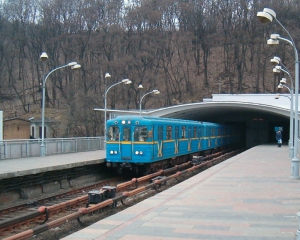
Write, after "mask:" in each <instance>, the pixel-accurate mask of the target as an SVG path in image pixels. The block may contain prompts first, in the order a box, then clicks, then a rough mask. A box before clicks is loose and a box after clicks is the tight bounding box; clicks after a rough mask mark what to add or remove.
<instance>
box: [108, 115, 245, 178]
mask: <svg viewBox="0 0 300 240" xmlns="http://www.w3.org/2000/svg"><path fill="white" fill-rule="evenodd" d="M106 129H107V134H106V166H107V167H109V168H114V169H116V170H117V171H118V172H120V173H121V172H122V171H124V170H126V169H127V170H133V171H134V172H135V173H140V174H145V173H150V172H154V171H156V170H158V169H165V168H167V167H170V166H173V165H176V164H180V163H183V162H186V161H188V160H191V158H192V157H193V155H197V156H199V155H202V156H205V155H207V154H211V153H212V151H216V150H221V149H223V148H225V147H226V148H227V147H232V146H235V145H237V144H239V143H240V142H241V137H242V136H241V131H240V128H239V127H238V126H236V125H233V124H232V125H224V124H217V123H209V122H198V121H189V120H182V119H172V118H157V117H142V116H128V115H124V116H119V117H116V118H114V119H111V120H108V121H107V128H106Z"/></svg>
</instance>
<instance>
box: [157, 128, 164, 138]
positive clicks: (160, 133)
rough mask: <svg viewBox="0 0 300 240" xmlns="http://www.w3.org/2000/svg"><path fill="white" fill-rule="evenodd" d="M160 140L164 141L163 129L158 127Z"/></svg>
mask: <svg viewBox="0 0 300 240" xmlns="http://www.w3.org/2000/svg"><path fill="white" fill-rule="evenodd" d="M158 140H163V127H158Z"/></svg>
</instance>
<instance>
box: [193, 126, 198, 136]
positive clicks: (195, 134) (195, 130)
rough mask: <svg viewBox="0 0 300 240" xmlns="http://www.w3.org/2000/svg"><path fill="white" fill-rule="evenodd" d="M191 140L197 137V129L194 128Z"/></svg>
mask: <svg viewBox="0 0 300 240" xmlns="http://www.w3.org/2000/svg"><path fill="white" fill-rule="evenodd" d="M193 133H194V134H193V138H196V137H197V127H194V131H193Z"/></svg>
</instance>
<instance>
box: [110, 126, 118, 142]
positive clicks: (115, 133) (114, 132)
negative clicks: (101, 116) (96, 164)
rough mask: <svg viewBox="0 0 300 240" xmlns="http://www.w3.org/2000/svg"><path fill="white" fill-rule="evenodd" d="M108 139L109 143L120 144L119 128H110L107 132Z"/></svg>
mask: <svg viewBox="0 0 300 240" xmlns="http://www.w3.org/2000/svg"><path fill="white" fill-rule="evenodd" d="M107 138H108V140H109V141H116V142H118V141H119V138H120V130H119V127H115V126H112V127H109V128H108V131H107Z"/></svg>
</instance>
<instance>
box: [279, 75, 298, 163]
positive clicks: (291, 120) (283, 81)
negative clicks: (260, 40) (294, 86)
mask: <svg viewBox="0 0 300 240" xmlns="http://www.w3.org/2000/svg"><path fill="white" fill-rule="evenodd" d="M285 83H286V79H285V78H282V79H281V80H280V84H279V85H278V87H277V88H278V89H282V88H286V89H288V90H289V92H290V94H291V97H290V143H289V148H290V159H291V160H292V159H293V151H294V144H293V122H294V116H293V115H294V114H293V91H292V90H291V89H290V88H289V87H288V86H286V85H285ZM291 167H292V166H291Z"/></svg>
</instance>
